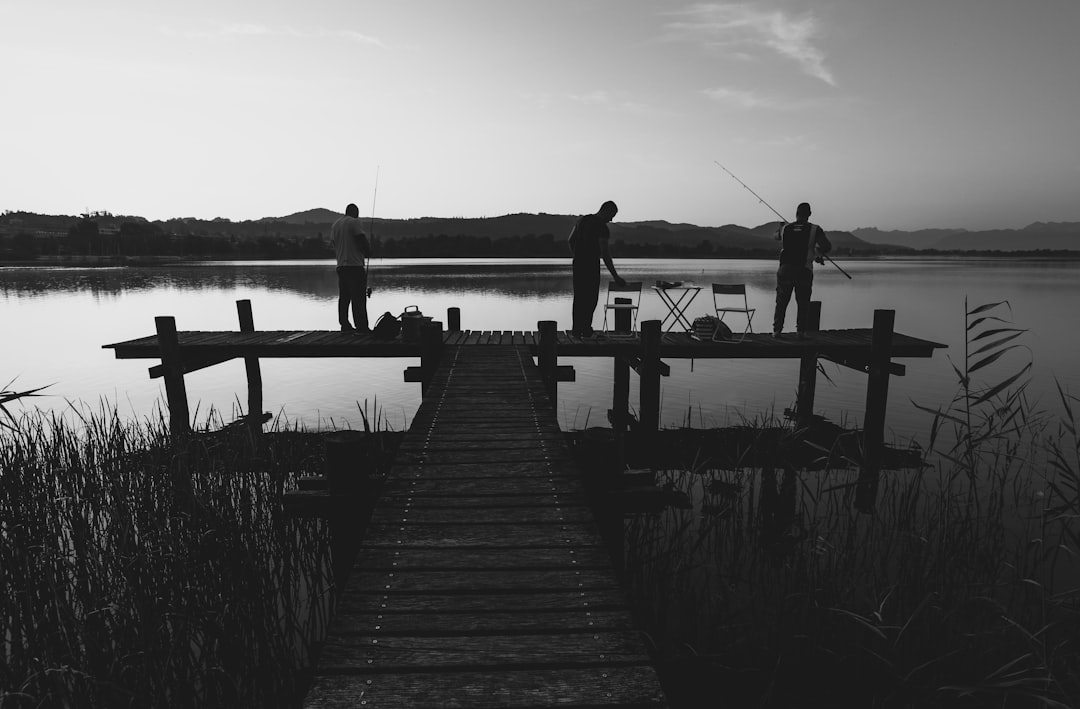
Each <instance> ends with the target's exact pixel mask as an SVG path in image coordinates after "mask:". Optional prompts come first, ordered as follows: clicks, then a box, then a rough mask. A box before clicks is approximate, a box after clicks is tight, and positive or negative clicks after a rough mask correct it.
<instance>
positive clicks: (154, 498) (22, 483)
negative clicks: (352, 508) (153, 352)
mask: <svg viewBox="0 0 1080 709" xmlns="http://www.w3.org/2000/svg"><path fill="white" fill-rule="evenodd" d="M9 424H11V425H9V426H8V427H6V428H4V429H3V430H0V542H2V543H0V643H2V645H0V706H2V707H4V709H9V708H16V707H46V706H48V707H51V706H63V707H276V706H282V707H283V706H291V705H294V703H295V702H296V699H297V696H298V693H299V692H300V691H301V690H302V687H303V683H304V674H303V670H304V668H305V666H306V665H307V664H308V659H309V657H308V652H309V648H310V645H311V641H312V640H313V638H315V637H317V635H318V634H319V633H320V632H321V631H322V629H323V628H322V626H323V625H324V624H325V619H326V614H327V613H328V611H329V607H328V602H329V595H328V591H329V588H330V579H329V576H328V574H329V569H330V559H329V541H328V530H327V527H326V525H324V524H323V523H322V522H320V521H315V520H306V519H290V518H285V517H283V516H282V515H281V514H280V513H279V512H278V510H279V508H280V493H281V490H282V488H283V486H284V485H286V484H287V483H288V481H289V479H290V478H292V477H293V476H296V475H302V474H315V473H317V472H319V470H318V468H319V465H320V463H321V459H320V458H319V454H318V450H317V448H316V447H315V446H314V445H313V441H312V438H311V436H305V435H302V434H301V433H300V432H297V431H292V432H290V431H277V432H274V433H271V434H267V435H265V436H262V437H259V438H253V437H252V436H251V434H250V433H249V432H248V431H247V430H246V429H244V428H243V427H236V428H227V429H225V430H220V431H216V432H214V433H212V434H211V433H209V425H208V426H207V428H206V429H205V430H203V431H202V432H201V433H198V434H196V435H193V436H191V437H189V438H186V439H184V440H181V441H174V440H171V439H170V437H169V434H168V426H167V424H166V422H165V421H164V420H162V417H161V416H160V415H158V417H157V418H156V419H147V420H144V421H141V422H130V421H123V420H121V419H120V418H119V416H118V415H117V414H116V412H115V409H113V410H110V409H109V408H108V407H107V406H101V407H100V409H98V410H96V411H87V410H81V411H79V412H78V415H77V416H76V417H75V418H74V419H73V418H72V417H64V416H61V415H57V414H44V413H36V414H24V415H22V416H21V417H19V418H18V420H17V421H16V422H15V423H11V422H10V421H9Z"/></svg>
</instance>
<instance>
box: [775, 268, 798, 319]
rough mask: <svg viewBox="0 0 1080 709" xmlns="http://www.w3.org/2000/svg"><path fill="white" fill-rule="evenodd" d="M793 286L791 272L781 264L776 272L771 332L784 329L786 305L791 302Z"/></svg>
mask: <svg viewBox="0 0 1080 709" xmlns="http://www.w3.org/2000/svg"><path fill="white" fill-rule="evenodd" d="M794 287H795V281H794V280H793V279H792V278H791V273H790V271H789V270H788V269H785V268H784V267H783V266H781V267H780V269H779V270H778V271H777V272H776V310H775V312H774V313H773V325H772V329H773V332H783V331H784V317H785V316H786V315H787V306H788V303H790V302H791V291H792V289H793V288H794Z"/></svg>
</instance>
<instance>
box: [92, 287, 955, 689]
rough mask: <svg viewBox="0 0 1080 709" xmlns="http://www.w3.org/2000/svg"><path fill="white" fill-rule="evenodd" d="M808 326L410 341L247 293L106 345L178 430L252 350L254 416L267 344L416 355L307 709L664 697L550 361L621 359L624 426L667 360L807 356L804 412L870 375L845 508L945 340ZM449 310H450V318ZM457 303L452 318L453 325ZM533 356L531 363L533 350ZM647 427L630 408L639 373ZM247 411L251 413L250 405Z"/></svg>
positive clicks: (874, 469) (303, 351) (618, 412)
mask: <svg viewBox="0 0 1080 709" xmlns="http://www.w3.org/2000/svg"><path fill="white" fill-rule="evenodd" d="M811 305H812V306H813V311H812V315H813V317H812V322H813V324H814V325H815V327H814V328H813V329H814V332H812V333H810V335H809V336H808V337H807V338H805V339H797V338H796V337H795V336H794V335H787V336H785V337H783V338H781V339H775V338H773V337H772V336H771V335H762V334H756V335H755V334H752V335H749V336H748V337H746V339H745V340H743V341H740V342H730V341H721V342H712V341H701V340H697V339H695V338H693V337H692V336H690V335H689V334H686V333H663V332H661V322H660V321H656V320H649V321H644V322H642V323H641V329H640V331H639V332H630V322H629V317H628V316H627V314H626V313H616V315H617V316H619V315H622V316H623V317H622V318H619V317H617V318H616V331H614V332H608V333H605V334H604V337H600V338H587V339H581V338H577V337H574V336H572V335H571V334H570V333H568V332H560V331H557V330H556V323H555V322H553V321H541V322H540V323H538V324H537V325H538V329H537V330H536V331H535V332H533V331H513V332H510V331H480V330H471V331H470V330H466V331H460V330H458V329H456V328H455V327H452V328H451V329H450V330H449V331H447V332H444V331H443V328H442V326H441V324H440V323H431V324H429V325H427V326H425V327H423V328H422V329H421V331H420V333H419V338H418V339H417V340H416V341H411V342H407V341H403V340H402V339H400V338H397V339H394V340H389V341H385V340H378V339H375V338H373V337H371V336H370V335H358V334H356V333H352V332H336V331H333V332H331V331H308V330H298V331H256V330H255V328H254V325H253V323H252V317H251V306H250V303H249V302H248V301H238V302H237V308H238V311H239V319H240V330H239V331H235V332H198V331H194V332H193V331H183V332H178V331H177V330H176V323H175V321H174V320H173V318H171V317H158V318H156V320H155V323H156V329H157V332H156V334H155V335H151V336H149V337H143V338H139V339H135V340H129V341H126V342H119V343H114V344H109V345H105V347H106V348H109V349H112V350H113V351H114V353H115V355H116V357H117V358H119V359H132V358H146V359H158V360H160V364H157V365H155V366H153V367H151V368H150V376H151V377H164V379H165V389H166V395H167V397H168V406H169V417H170V426H171V428H172V430H173V432H174V433H175V434H177V435H186V434H187V433H188V432H189V430H190V429H189V426H190V423H189V414H188V405H187V394H186V390H185V385H184V375H185V374H186V373H188V372H193V371H196V370H198V369H202V368H204V367H208V366H213V365H215V364H218V363H220V362H225V361H227V360H230V359H234V358H243V359H244V361H245V365H246V371H247V384H248V411H249V415H248V417H247V419H248V423H249V424H251V425H252V426H253V428H254V429H255V430H256V431H258V430H261V427H262V380H261V374H260V369H259V360H260V359H262V358H267V357H275V358H276V357H405V358H416V357H419V360H420V363H419V366H412V367H408V368H407V369H406V370H405V378H406V380H408V381H416V382H419V383H421V385H422V387H423V390H424V397H423V401H422V404H421V405H420V408H419V410H418V411H417V413H416V415H415V417H414V419H413V423H412V425H411V426H410V429H409V431H408V432H407V433H406V435H405V437H404V440H403V443H402V445H401V448H400V450H399V453H398V456H397V458H396V460H395V463H394V465H393V466H392V468H391V471H390V474H389V478H388V479H387V481H386V482H385V484H384V486H383V493H382V495H381V496H380V497H379V499H378V501H377V503H376V507H375V511H374V513H373V515H372V520H371V524H370V525H369V527H368V529H367V532H366V534H365V535H364V538H363V540H362V542H361V547H360V552H359V554H358V558H357V561H356V566H355V569H354V572H353V573H351V574H349V575H348V579H347V581H346V583H345V588H344V590H343V594H342V596H341V599H340V602H339V605H338V608H337V613H336V617H335V620H334V623H333V625H332V628H331V632H330V636H329V640H328V642H327V644H326V646H325V648H324V650H323V652H322V655H321V657H320V659H319V661H318V666H317V672H316V677H315V680H314V683H313V685H312V689H311V692H310V693H309V696H308V697H307V700H306V703H305V706H307V707H313V708H314V707H344V706H349V707H354V706H380V707H410V708H411V707H448V706H458V707H474V706H475V707H496V706H498V707H547V706H572V707H600V706H634V707H661V706H666V700H665V697H664V694H663V692H662V690H661V688H660V685H659V681H658V679H657V675H656V672H655V670H654V669H653V667H652V666H651V665H650V663H649V657H648V655H647V653H646V650H645V646H644V644H643V642H642V640H641V638H640V637H639V635H638V633H637V632H636V631H635V630H634V628H633V626H632V623H631V620H630V616H629V613H628V611H627V609H626V606H625V605H624V599H623V596H622V594H621V593H620V590H619V587H618V583H617V580H616V576H615V572H614V570H613V567H612V562H611V559H610V557H609V556H608V554H607V551H606V548H605V547H604V545H603V543H602V541H601V537H600V533H599V529H598V527H597V523H596V521H595V520H594V518H593V516H592V513H591V510H590V508H589V507H588V505H587V503H586V499H585V494H584V490H583V487H582V483H581V480H580V478H579V476H578V472H577V470H576V469H575V466H574V463H573V461H572V460H571V458H570V455H569V451H568V450H567V447H566V443H565V440H564V438H563V436H562V433H561V432H560V430H559V427H558V423H557V421H556V417H555V406H554V402H555V401H556V400H557V382H559V381H572V380H573V377H574V373H573V370H572V368H571V367H566V366H560V365H559V364H558V358H559V357H560V356H573V357H605V358H609V359H611V360H612V363H613V367H614V371H613V392H612V409H611V411H610V412H609V418H610V420H611V421H612V426H613V428H615V429H616V430H625V428H626V427H627V426H628V425H633V426H634V427H635V435H648V434H649V432H650V431H656V430H657V429H658V427H659V409H660V378H661V377H662V376H664V375H666V374H667V373H668V371H669V367H668V365H667V364H665V363H664V361H663V359H665V358H693V359H731V358H737V359H798V360H799V361H800V367H799V382H798V396H797V402H796V407H795V408H796V412H795V413H796V416H797V417H805V416H811V415H812V413H813V403H814V390H815V386H816V372H817V363H818V361H819V359H828V360H831V361H834V362H837V363H839V364H841V365H844V366H847V367H851V368H853V369H857V370H859V371H862V372H865V373H866V374H867V375H868V377H867V396H866V401H867V407H866V413H865V418H864V426H863V429H864V430H863V444H864V445H863V450H864V459H863V461H861V471H860V476H859V481H858V486H857V490H856V499H855V505H856V507H857V508H859V509H860V510H863V511H868V512H869V511H872V509H873V506H874V501H875V499H876V490H877V481H878V472H879V467H880V465H879V462H880V451H881V448H882V441H883V435H884V423H885V404H886V400H887V394H888V381H889V377H890V376H891V375H903V374H904V373H905V371H904V367H903V365H901V364H898V363H896V362H895V361H894V358H904V357H930V356H932V355H933V353H934V351H935V350H936V349H938V348H940V347H943V345H940V344H938V343H935V342H930V341H927V340H921V339H919V338H916V337H911V336H907V335H903V334H899V333H895V332H893V321H894V312H893V311H891V310H877V311H874V321H873V327H872V328H866V329H844V330H828V331H818V330H817V328H816V323H817V322H819V321H820V319H819V318H820V303H812V304H811ZM455 310H456V308H452V309H451V311H455ZM455 315H456V314H455V313H453V312H451V313H450V317H448V321H450V322H451V323H455ZM534 357H535V362H534V360H533V358H534ZM631 372H635V373H636V374H637V375H638V379H639V396H640V399H639V406H638V407H637V411H638V416H639V420H633V419H632V417H630V416H629V413H628V411H629V392H630V378H631V377H630V373H631ZM252 414H258V416H254V415H252Z"/></svg>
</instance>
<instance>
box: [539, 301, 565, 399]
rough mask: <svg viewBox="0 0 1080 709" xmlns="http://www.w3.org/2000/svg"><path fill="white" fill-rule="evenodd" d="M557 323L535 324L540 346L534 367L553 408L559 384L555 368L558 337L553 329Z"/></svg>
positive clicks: (543, 322) (548, 321)
mask: <svg viewBox="0 0 1080 709" xmlns="http://www.w3.org/2000/svg"><path fill="white" fill-rule="evenodd" d="M557 327H558V323H556V322H555V321H554V320H541V321H539V322H537V323H536V329H537V330H538V331H539V332H540V346H539V349H538V351H537V355H536V366H537V367H538V368H539V369H540V376H542V377H543V378H544V384H545V386H546V388H547V395H548V398H549V399H551V406H552V407H553V408H554V407H555V406H557V405H558V401H559V382H558V378H557V376H556V373H555V368H556V367H557V366H558V363H559V353H558V335H557V334H556V333H557V331H556V329H555V328H557Z"/></svg>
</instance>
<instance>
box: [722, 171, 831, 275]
mask: <svg viewBox="0 0 1080 709" xmlns="http://www.w3.org/2000/svg"><path fill="white" fill-rule="evenodd" d="M713 162H714V163H716V164H717V165H719V166H720V169H721V170H723V171H724V172H726V173H727V174H729V175H731V177H732V179H733V180H735V181H736V182H738V183H739V184H740V185H742V186H743V187H744V188H746V191H747V192H749V193H750V194H752V195H754V196H755V197H757V198H758V201H759V202H761V203H762V204H764V205H765V206H766V207H768V208H769V209H771V210H772V213H773V214H775V215H776V216H778V217H780V220H781V221H782V222H784V224H787V223H788V220H787V219H786V218H785V217H784V215H783V214H781V213H780V212H778V211H776V209H774V208H773V206H772V205H771V204H769V203H768V202H766V201H765V200H764V199H763V198H762V197H761V195H759V194H758V193H757V192H755V191H754V190H752V189H750V187H749V186H748V185H747V184H746V183H745V182H743V181H742V180H740V179H739V178H738V177H735V173H733V172H732V171H731V170H729V169H727V168H726V167H724V166H723V165H720V161H719V160H713ZM821 256H822V258H825V259H827V260H828V261H829V263H831V264H832V265H833V266H836V270H838V271H840V273H842V274H844V275H845V276H847V277H848V278H851V274H850V273H848V272H847V271H845V270H844V269H842V268H840V266H839V264H837V263H836V261H833V260H832V259H831V258H829V255H828V254H821Z"/></svg>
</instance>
